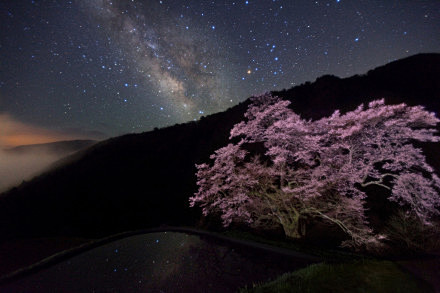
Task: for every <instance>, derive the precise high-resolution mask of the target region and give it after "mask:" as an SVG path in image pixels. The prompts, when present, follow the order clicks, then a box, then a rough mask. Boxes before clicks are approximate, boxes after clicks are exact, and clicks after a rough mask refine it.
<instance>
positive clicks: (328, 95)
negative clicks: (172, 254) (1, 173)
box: [0, 54, 440, 240]
mask: <svg viewBox="0 0 440 293" xmlns="http://www.w3.org/2000/svg"><path fill="white" fill-rule="evenodd" d="M439 80H440V54H419V55H415V56H412V57H408V58H405V59H402V60H398V61H395V62H392V63H389V64H387V65H384V66H381V67H378V68H376V69H373V70H371V71H369V72H368V73H366V74H365V75H356V76H353V77H349V78H344V79H341V78H338V77H336V76H331V75H326V76H323V77H320V78H318V79H317V80H316V81H315V82H313V83H309V82H308V83H305V84H302V85H300V86H296V87H294V88H291V89H288V90H282V91H279V92H274V94H275V95H278V96H281V97H283V98H285V99H288V100H291V101H292V104H291V107H292V109H294V111H295V112H297V113H300V114H301V116H302V117H305V118H311V119H317V118H320V117H322V116H325V115H329V114H331V113H332V112H333V111H334V110H335V109H341V110H342V111H347V110H351V109H354V108H355V107H356V106H358V105H359V104H360V103H362V102H368V101H371V100H373V99H377V98H385V100H386V103H400V102H405V103H407V104H409V105H419V104H421V105H424V106H426V108H427V109H428V110H429V111H434V112H436V113H440V82H439ZM248 104H249V101H248V100H246V101H245V102H243V103H240V104H238V105H236V106H234V107H232V108H230V109H228V110H226V111H224V112H221V113H217V114H213V115H210V116H207V117H202V118H201V119H200V120H199V121H196V122H188V123H185V124H178V125H174V126H170V127H167V128H163V129H158V130H154V131H150V132H145V133H141V134H129V135H124V136H120V137H116V138H111V139H108V140H106V141H103V142H100V143H97V144H95V145H93V146H91V147H90V148H88V149H85V150H82V151H80V152H78V153H75V154H73V155H72V156H70V157H68V158H66V159H64V160H63V161H62V162H59V163H58V167H56V168H55V169H53V170H51V171H49V172H46V173H44V174H42V175H40V176H39V177H37V178H34V179H33V180H31V181H30V182H26V183H23V184H22V185H20V186H18V187H16V188H13V189H11V190H9V191H8V192H5V193H3V194H2V195H0V240H8V239H14V238H17V237H25V238H26V237H37V236H82V237H100V236H105V235H108V234H112V233H116V232H120V231H126V230H134V229H140V228H148V227H154V226H159V225H187V226H194V225H200V223H202V222H201V221H202V220H201V212H200V210H199V209H198V208H189V205H188V198H189V197H190V196H192V195H193V193H194V192H195V191H196V188H197V186H196V177H195V172H196V168H195V164H200V163H202V162H207V161H208V160H209V156H210V155H211V154H212V153H213V152H214V151H215V150H216V149H218V148H220V147H222V146H224V145H226V144H227V141H228V137H229V131H230V130H231V128H232V127H233V125H234V124H236V123H238V122H240V121H241V120H242V119H243V114H244V113H245V111H246V110H247V107H248ZM423 148H424V151H425V153H426V154H427V157H428V162H429V163H430V164H432V165H433V166H434V167H435V168H436V169H437V170H440V155H439V154H440V148H439V146H438V144H437V145H436V144H423ZM205 224H206V223H205Z"/></svg>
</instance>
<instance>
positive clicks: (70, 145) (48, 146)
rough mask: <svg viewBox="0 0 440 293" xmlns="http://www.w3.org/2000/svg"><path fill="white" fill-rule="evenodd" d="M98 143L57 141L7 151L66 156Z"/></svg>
mask: <svg viewBox="0 0 440 293" xmlns="http://www.w3.org/2000/svg"><path fill="white" fill-rule="evenodd" d="M94 143H96V140H68V141H57V142H51V143H42V144H30V145H22V146H17V147H14V148H10V149H6V150H5V151H6V152H7V153H11V154H25V153H42V152H45V153H50V154H54V155H59V156H65V155H68V154H71V153H74V152H76V151H79V150H81V149H84V148H86V147H89V146H91V145H92V144H94Z"/></svg>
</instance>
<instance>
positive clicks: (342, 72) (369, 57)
mask: <svg viewBox="0 0 440 293" xmlns="http://www.w3.org/2000/svg"><path fill="white" fill-rule="evenodd" d="M0 27H1V30H0V127H1V129H0V130H1V131H0V146H1V145H3V146H13V145H19V144H29V143H42V142H47V141H55V140H61V139H74V138H91V139H104V138H107V137H111V136H117V135H121V134H125V133H132V132H142V131H148V130H151V129H153V128H155V127H164V126H167V125H173V124H175V123H182V122H185V121H190V120H197V119H199V118H200V117H201V116H206V115H209V114H211V113H214V112H218V111H222V110H225V109H227V108H229V107H231V106H233V105H235V104H237V103H239V102H240V101H243V100H245V99H246V98H248V97H249V96H251V95H254V94H260V93H263V92H266V91H270V90H281V89H287V88H290V87H292V86H295V85H299V84H301V83H304V82H306V81H314V80H315V79H316V78H317V77H319V76H322V75H324V74H333V75H337V76H339V77H347V76H351V75H354V74H362V73H366V72H367V71H368V70H370V69H373V68H374V67H377V66H380V65H383V64H385V63H387V62H390V61H393V60H397V59H400V58H403V57H406V56H410V55H413V54H417V53H422V52H440V37H439V33H440V1H438V0H432V1H428V0H426V1H423V0H418V1H415V0H413V1H409V0H408V1H407V0H399V1H397V0H395V1H394V0H393V1H392V0H389V1H388V0H387V1H383V0H377V1H376V0H356V1H354V0H319V1H310V0H295V1H293V0H248V1H242V0H240V1H230V0H222V1H220V0H212V1H204V0H197V1H196V0H73V1H67V0H64V1H61V0H40V1H39V0H14V1H13V0H2V1H0Z"/></svg>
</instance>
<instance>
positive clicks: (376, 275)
mask: <svg viewBox="0 0 440 293" xmlns="http://www.w3.org/2000/svg"><path fill="white" fill-rule="evenodd" d="M250 292H253V293H263V292H384V293H385V292H402V293H403V292H405V293H410V292H433V289H432V288H430V287H429V285H427V284H426V283H423V282H421V281H418V280H416V279H415V278H414V277H413V276H411V275H409V274H407V273H405V272H403V271H402V270H401V269H400V268H399V267H398V266H397V265H396V264H394V263H392V262H390V261H379V260H363V261H360V260H357V261H354V262H351V263H342V264H325V263H320V264H314V265H310V266H308V267H306V268H304V269H300V270H298V271H295V272H292V273H287V274H284V275H282V276H280V277H279V278H278V279H276V280H274V281H272V282H268V283H265V284H258V285H254V287H253V288H243V289H241V290H240V293H250Z"/></svg>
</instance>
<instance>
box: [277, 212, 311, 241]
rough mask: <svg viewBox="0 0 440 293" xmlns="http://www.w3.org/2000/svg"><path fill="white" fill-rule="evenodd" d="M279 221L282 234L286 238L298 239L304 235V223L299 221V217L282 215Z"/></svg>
mask: <svg viewBox="0 0 440 293" xmlns="http://www.w3.org/2000/svg"><path fill="white" fill-rule="evenodd" d="M280 220H281V221H280V222H281V225H282V226H283V230H284V234H285V235H286V236H287V237H288V238H293V239H299V238H302V237H303V236H304V235H305V233H306V225H305V224H306V223H305V222H304V221H300V217H299V215H284V216H283V215H282V216H280Z"/></svg>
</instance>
